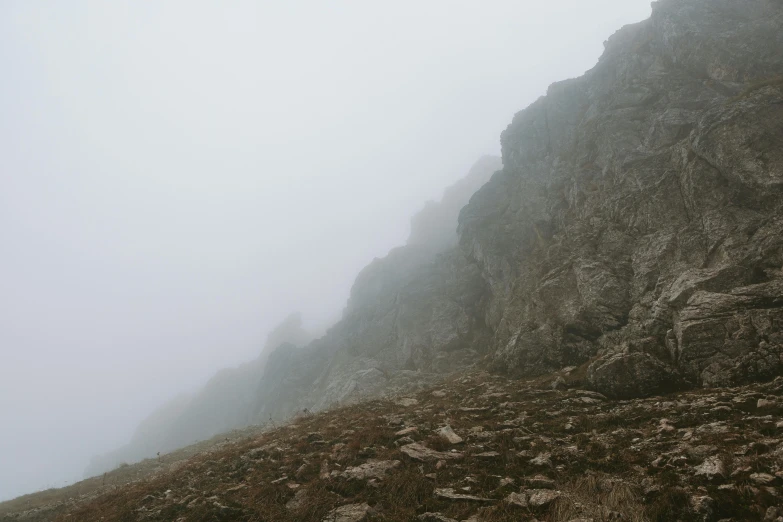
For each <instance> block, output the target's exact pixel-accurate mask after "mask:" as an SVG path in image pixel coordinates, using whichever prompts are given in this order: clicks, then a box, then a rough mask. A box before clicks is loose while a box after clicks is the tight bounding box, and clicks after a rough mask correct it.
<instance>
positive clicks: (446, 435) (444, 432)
mask: <svg viewBox="0 0 783 522" xmlns="http://www.w3.org/2000/svg"><path fill="white" fill-rule="evenodd" d="M438 435H440V436H441V437H442V438H443V439H444V440H446V441H447V442H448V443H449V444H459V443H461V442H462V437H460V436H459V435H457V434H456V433H454V430H453V429H451V426H448V425H446V426H443V427H442V428H440V429H439V430H438Z"/></svg>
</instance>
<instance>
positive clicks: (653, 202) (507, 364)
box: [261, 0, 783, 416]
mask: <svg viewBox="0 0 783 522" xmlns="http://www.w3.org/2000/svg"><path fill="white" fill-rule="evenodd" d="M781 78H783V3H781V2H780V1H778V0H743V1H741V2H737V1H734V0H732V1H729V0H666V1H659V2H655V3H654V4H653V13H652V16H651V18H650V19H648V20H646V21H643V22H641V23H638V24H634V25H630V26H627V27H625V28H623V29H622V30H620V31H618V32H617V33H616V34H615V35H614V36H612V37H611V38H610V39H609V40H608V41H607V42H606V50H605V52H604V54H603V56H602V57H601V59H600V61H599V63H598V64H597V65H596V66H595V67H594V68H593V69H592V70H590V71H588V72H587V73H586V74H585V75H584V76H582V77H580V78H576V79H572V80H567V81H564V82H560V83H557V84H555V85H552V86H551V87H550V88H549V90H548V92H547V95H546V96H544V97H542V98H541V99H539V100H538V101H537V102H535V103H534V104H533V105H531V106H530V107H528V108H527V109H525V110H524V111H522V112H520V113H519V114H517V115H516V116H515V117H514V119H513V121H512V123H511V124H510V125H509V127H508V128H507V129H506V130H505V131H504V132H503V134H502V136H501V144H502V152H503V168H502V170H500V171H498V172H497V173H495V174H494V175H493V177H492V179H491V180H490V181H489V182H488V183H486V184H485V185H484V186H483V187H482V188H480V189H479V190H478V192H477V193H476V194H475V195H474V196H473V197H472V198H471V200H470V202H469V203H468V204H467V205H466V206H465V207H464V208H463V209H462V211H461V214H460V217H459V222H460V224H459V231H458V233H459V246H458V247H456V248H451V249H447V250H445V251H443V252H442V253H440V254H438V255H437V256H435V257H434V258H431V257H429V256H430V254H429V252H427V251H425V250H423V248H424V247H422V248H419V249H417V248H415V247H417V246H420V245H422V244H424V243H426V242H425V241H411V244H410V245H408V247H406V248H405V249H401V250H398V251H394V252H392V253H391V254H390V255H389V256H388V257H387V258H386V259H383V260H379V261H376V262H375V263H373V264H372V265H370V266H369V267H368V268H367V269H365V270H364V271H363V272H362V273H361V274H360V275H359V277H358V279H357V281H356V284H355V286H354V289H353V291H352V294H351V301H350V302H349V305H348V308H347V310H346V314H345V317H344V319H343V320H342V321H341V322H340V323H339V324H338V325H337V326H336V327H335V328H334V329H332V330H331V331H330V332H329V333H328V334H327V335H326V336H325V337H324V338H322V339H319V340H317V341H315V342H314V343H312V344H311V345H310V346H308V347H307V348H306V349H304V350H303V351H302V352H300V353H299V354H298V355H297V356H293V355H291V354H287V355H286V357H289V359H287V360H286V361H283V360H280V361H278V362H279V363H280V366H278V367H277V370H278V373H277V374H276V375H275V376H274V377H275V379H277V382H276V383H272V382H271V380H266V386H267V388H265V390H264V394H262V396H261V397H262V401H263V402H264V412H265V414H267V413H268V414H270V415H273V416H275V415H284V414H286V413H291V412H293V411H295V410H296V409H302V408H309V409H312V408H316V409H317V408H321V407H325V406H327V405H329V404H331V403H334V402H340V401H343V400H345V399H346V398H348V397H350V396H351V394H353V393H354V392H356V391H361V392H362V393H364V394H365V395H366V394H372V393H378V392H379V391H381V390H385V389H389V388H394V386H395V385H397V384H404V383H406V382H408V383H409V382H411V381H412V382H414V383H415V382H416V381H417V380H419V379H421V375H423V374H425V373H426V372H438V371H443V370H445V369H450V368H455V367H465V366H469V365H470V364H474V363H477V362H480V361H483V360H485V359H489V360H491V362H492V367H493V368H494V369H496V370H500V371H510V372H514V373H521V374H539V373H543V372H548V371H553V370H556V369H559V368H562V367H565V366H579V365H587V364H589V371H588V378H589V383H590V385H591V386H592V387H594V388H595V389H598V390H600V391H602V392H604V393H606V394H607V395H609V396H613V397H636V396H645V395H649V394H652V393H656V392H661V391H666V390H671V389H677V388H682V387H692V386H702V385H705V386H715V385H724V386H725V385H733V384H738V383H742V382H747V381H752V380H763V379H769V378H772V377H773V376H775V375H777V374H779V373H780V372H781V369H783V363H782V362H781V347H782V346H783V333H781V322H782V321H783V291H781V290H783V277H781V276H782V274H781V266H782V265H783V198H781V196H782V195H783V80H782V79H781ZM412 237H414V236H412ZM324 367H326V368H327V369H326V370H323V368H324ZM412 371H415V372H416V373H411V372H412ZM284 375H287V377H286V376H284ZM270 377H271V376H270ZM359 395H361V394H359ZM283 397H285V400H284V402H285V405H284V406H281V404H280V400H282V398H283Z"/></svg>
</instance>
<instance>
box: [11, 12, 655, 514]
mask: <svg viewBox="0 0 783 522" xmlns="http://www.w3.org/2000/svg"><path fill="white" fill-rule="evenodd" d="M649 11H650V7H649V1H648V0H594V1H591V2H584V1H582V0H557V1H556V0H551V1H549V2H540V1H536V2H529V1H524V0H508V1H502V0H492V1H490V0H484V1H481V2H478V1H473V2H465V1H455V0H431V1H420V0H416V1H407V0H404V1H400V0H396V1H394V2H391V1H388V2H376V1H367V2H358V1H330V2H323V1H316V0H313V1H304V0H294V1H285V2H284V1H278V2H271V1H270V2H265V1H256V2H245V1H232V2H218V1H212V2H201V1H192V0H188V1H184V0H183V1H165V2H137V1H112V2H105V1H94V2H89V1H71V2H57V1H53V0H52V1H48V2H46V1H37V2H29V1H27V0H5V1H3V2H2V3H0V74H2V81H0V423H2V426H3V427H2V429H0V499H3V498H8V497H12V496H16V495H18V494H21V493H25V492H29V491H33V490H36V489H40V488H44V487H46V486H53V485H58V486H59V485H62V484H63V483H64V482H65V481H70V480H73V479H78V478H80V476H81V472H82V470H83V468H84V466H85V465H86V464H87V461H88V459H89V457H90V456H92V455H94V454H97V453H102V452H105V451H107V450H111V449H114V448H116V447H118V446H120V445H121V444H123V443H125V442H127V440H128V439H129V438H130V435H131V432H132V430H133V428H134V427H135V424H136V423H137V422H138V421H139V420H140V419H141V418H143V417H144V416H145V415H146V414H147V413H149V412H150V411H151V410H152V409H153V408H154V407H155V406H157V405H159V404H160V403H162V402H163V401H164V400H166V399H168V398H170V397H171V396H173V395H175V394H176V393H178V392H180V391H183V390H190V389H193V388H195V387H197V386H198V385H199V384H201V383H203V382H204V381H205V380H206V379H207V378H208V377H209V376H210V375H211V374H212V373H213V372H214V371H215V370H217V369H218V368H220V367H223V366H227V365H234V364H237V363H239V362H242V361H244V360H248V359H250V358H252V357H254V356H255V355H256V354H257V353H258V351H259V350H260V347H261V344H262V342H263V338H264V336H265V333H266V332H267V330H268V329H269V328H271V327H272V326H274V324H275V323H276V322H277V321H279V320H281V319H282V318H283V317H285V316H286V315H287V314H288V313H289V312H291V311H293V310H300V311H302V313H303V315H304V318H305V321H306V322H307V323H308V324H310V325H323V324H326V323H328V322H329V321H332V320H334V319H336V318H337V316H338V315H339V313H340V311H341V309H342V307H343V305H344V302H345V299H346V297H347V295H348V291H349V289H350V285H351V283H352V281H353V278H354V276H355V275H356V273H357V272H358V271H359V269H360V268H361V267H363V266H364V265H365V264H367V263H368V262H369V261H371V260H372V258H373V257H376V256H382V255H384V254H385V253H386V252H387V251H388V250H389V248H391V247H392V246H394V245H397V244H401V243H402V242H403V241H404V240H405V237H406V234H407V232H408V226H409V219H410V216H411V215H412V214H413V213H414V212H415V211H416V210H418V208H419V207H421V206H422V205H423V203H424V202H425V201H426V200H427V199H434V198H437V197H438V196H439V194H440V192H441V190H442V189H443V188H444V187H445V186H447V185H448V184H450V183H452V182H453V181H455V180H456V179H457V178H459V177H461V176H462V175H464V174H465V173H466V172H467V169H468V168H469V167H470V165H471V164H472V163H473V162H474V161H475V160H476V159H478V158H479V157H480V156H481V155H483V154H486V153H499V135H500V132H501V131H502V130H503V129H504V128H505V126H506V125H507V124H508V123H509V122H510V121H511V118H512V116H513V114H514V113H515V112H516V111H518V110H520V109H522V108H524V107H525V106H527V105H528V104H529V103H531V102H532V101H534V100H535V99H536V98H537V97H538V96H540V95H542V94H543V93H544V92H545V89H546V87H547V85H548V84H550V83H551V82H553V81H556V80H561V79H565V78H567V77H573V76H576V75H579V74H581V73H582V72H584V71H585V70H586V69H588V68H590V67H592V65H593V64H594V63H595V61H596V59H597V58H598V56H599V55H600V53H601V51H602V42H603V41H604V40H605V39H606V38H608V36H609V35H610V34H612V33H613V32H614V31H615V30H616V29H618V28H619V27H620V26H622V25H624V24H626V23H630V22H635V21H639V20H641V19H643V18H645V17H646V16H648V14H649Z"/></svg>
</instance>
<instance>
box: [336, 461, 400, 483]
mask: <svg viewBox="0 0 783 522" xmlns="http://www.w3.org/2000/svg"><path fill="white" fill-rule="evenodd" d="M399 465H400V461H399V460H373V459H370V460H368V461H367V462H365V463H364V464H361V465H359V466H355V467H350V468H346V470H345V471H333V472H332V474H331V476H332V477H344V478H351V479H357V480H367V479H371V478H375V479H383V477H384V476H385V475H386V474H387V473H388V472H389V471H391V470H392V469H394V468H396V467H397V466H399Z"/></svg>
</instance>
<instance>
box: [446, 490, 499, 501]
mask: <svg viewBox="0 0 783 522" xmlns="http://www.w3.org/2000/svg"><path fill="white" fill-rule="evenodd" d="M435 496H436V497H438V498H443V499H446V500H461V501H465V502H493V500H492V499H491V498H484V497H477V496H474V495H464V494H462V493H456V492H455V491H454V488H437V489H435Z"/></svg>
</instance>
